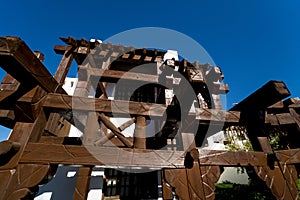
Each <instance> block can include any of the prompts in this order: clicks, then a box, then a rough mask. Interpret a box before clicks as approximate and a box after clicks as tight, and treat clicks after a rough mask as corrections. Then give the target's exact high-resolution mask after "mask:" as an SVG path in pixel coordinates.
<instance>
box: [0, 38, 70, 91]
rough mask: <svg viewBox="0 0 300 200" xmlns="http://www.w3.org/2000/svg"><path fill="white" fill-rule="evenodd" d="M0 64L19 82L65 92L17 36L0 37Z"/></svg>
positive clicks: (47, 89)
mask: <svg viewBox="0 0 300 200" xmlns="http://www.w3.org/2000/svg"><path fill="white" fill-rule="evenodd" d="M0 58H1V59H0V60H1V61H0V65H1V67H2V68H3V69H4V70H5V71H6V72H7V73H9V74H10V75H12V76H13V77H14V78H15V79H17V80H18V81H19V82H20V83H24V84H27V85H30V84H32V85H40V86H41V87H42V88H44V89H45V90H46V91H47V92H57V93H62V94H65V91H64V90H63V89H62V87H61V86H59V84H58V83H57V82H56V80H55V79H54V78H53V76H52V75H51V74H50V72H48V70H47V69H46V67H45V66H44V65H43V64H42V63H41V61H40V60H39V59H38V58H37V57H36V56H35V55H34V53H33V52H32V51H31V50H30V49H29V47H28V46H27V45H26V44H25V42H24V41H22V40H21V39H20V38H17V37H6V38H3V37H0Z"/></svg>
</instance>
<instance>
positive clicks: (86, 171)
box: [73, 166, 92, 200]
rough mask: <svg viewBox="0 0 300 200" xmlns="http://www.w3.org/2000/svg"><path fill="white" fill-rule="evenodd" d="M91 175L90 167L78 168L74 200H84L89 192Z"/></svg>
mask: <svg viewBox="0 0 300 200" xmlns="http://www.w3.org/2000/svg"><path fill="white" fill-rule="evenodd" d="M91 173H92V167H91V166H82V167H80V168H79V171H78V177H77V180H76V185H75V190H74V194H73V199H74V200H86V199H87V196H88V192H89V184H90V178H91Z"/></svg>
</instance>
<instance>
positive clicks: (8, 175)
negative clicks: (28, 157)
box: [0, 164, 49, 200]
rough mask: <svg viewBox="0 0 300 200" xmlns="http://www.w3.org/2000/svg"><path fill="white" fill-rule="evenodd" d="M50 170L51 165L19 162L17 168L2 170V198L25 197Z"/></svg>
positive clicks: (9, 199) (0, 178) (0, 197)
mask: <svg viewBox="0 0 300 200" xmlns="http://www.w3.org/2000/svg"><path fill="white" fill-rule="evenodd" d="M48 171H49V165H37V164H19V165H18V166H16V168H15V169H11V170H0V180H1V181H0V200H16V199H25V197H26V195H28V194H29V193H31V194H32V193H33V192H34V191H32V189H33V188H34V187H35V186H37V185H38V184H39V183H40V182H41V181H42V179H43V178H44V177H45V176H46V174H47V173H48ZM26 199H27V198H26Z"/></svg>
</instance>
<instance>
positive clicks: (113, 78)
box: [80, 68, 158, 83]
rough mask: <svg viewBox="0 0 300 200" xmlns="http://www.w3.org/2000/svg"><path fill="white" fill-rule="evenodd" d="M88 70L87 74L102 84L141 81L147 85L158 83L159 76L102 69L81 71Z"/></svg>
mask: <svg viewBox="0 0 300 200" xmlns="http://www.w3.org/2000/svg"><path fill="white" fill-rule="evenodd" d="M80 70H86V73H87V74H88V75H89V76H91V77H95V78H98V80H99V81H102V82H112V83H116V82H117V81H118V80H120V79H122V80H129V81H140V82H147V83H158V76H156V75H151V74H143V73H134V72H125V71H119V70H106V69H100V68H87V69H80Z"/></svg>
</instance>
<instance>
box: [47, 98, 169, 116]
mask: <svg viewBox="0 0 300 200" xmlns="http://www.w3.org/2000/svg"><path fill="white" fill-rule="evenodd" d="M42 106H43V107H44V108H48V109H53V110H82V111H95V112H104V113H112V112H113V114H114V115H115V114H116V115H118V114H120V115H122V114H123V115H124V114H126V115H127V116H128V114H136V115H137V114H138V115H143V116H153V117H161V116H163V114H164V113H165V110H166V107H165V106H164V105H162V104H153V103H142V102H132V101H129V102H128V101H121V100H114V101H112V100H106V99H93V98H86V97H76V96H73V97H72V96H68V95H63V94H48V95H47V96H46V97H45V98H44V100H43V102H42Z"/></svg>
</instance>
